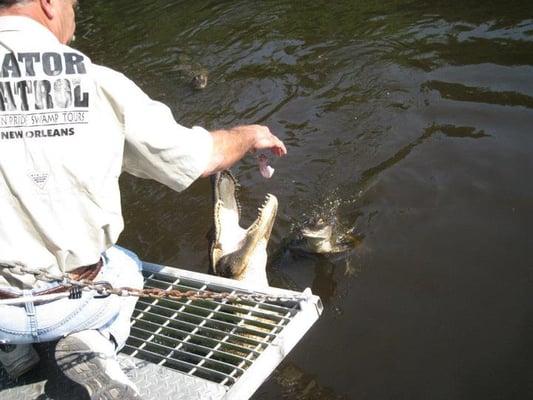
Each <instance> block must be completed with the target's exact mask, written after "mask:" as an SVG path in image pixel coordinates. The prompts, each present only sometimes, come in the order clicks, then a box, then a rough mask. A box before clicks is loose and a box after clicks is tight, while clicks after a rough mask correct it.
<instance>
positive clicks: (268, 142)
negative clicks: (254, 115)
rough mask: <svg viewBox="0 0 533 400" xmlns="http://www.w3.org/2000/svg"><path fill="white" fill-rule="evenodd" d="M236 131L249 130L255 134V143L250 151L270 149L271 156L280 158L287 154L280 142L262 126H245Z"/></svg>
mask: <svg viewBox="0 0 533 400" xmlns="http://www.w3.org/2000/svg"><path fill="white" fill-rule="evenodd" d="M236 129H239V130H240V129H243V130H251V131H252V132H253V134H255V143H254V145H253V148H252V151H254V152H255V151H256V150H264V149H270V151H271V152H272V154H274V155H276V156H278V157H281V156H284V155H285V154H287V149H286V148H285V145H284V144H283V142H282V141H281V140H279V139H278V138H277V137H276V136H274V135H273V134H272V132H270V129H268V127H266V126H263V125H247V126H242V127H238V128H236Z"/></svg>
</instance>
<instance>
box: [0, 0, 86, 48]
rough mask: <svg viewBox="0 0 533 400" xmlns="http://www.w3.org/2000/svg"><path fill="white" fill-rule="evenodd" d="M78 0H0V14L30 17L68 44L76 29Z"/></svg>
mask: <svg viewBox="0 0 533 400" xmlns="http://www.w3.org/2000/svg"><path fill="white" fill-rule="evenodd" d="M77 5H78V0H0V15H19V16H26V17H30V18H32V19H34V20H36V21H37V22H40V23H41V24H43V25H44V26H46V27H47V28H48V29H49V30H50V31H51V32H52V33H53V34H54V35H55V36H56V37H57V38H58V40H59V41H60V42H61V43H64V44H67V43H69V42H70V41H71V40H72V37H73V36H74V30H75V29H76V21H75V9H76V7H77Z"/></svg>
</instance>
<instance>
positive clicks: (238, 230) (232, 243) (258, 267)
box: [209, 171, 278, 286]
mask: <svg viewBox="0 0 533 400" xmlns="http://www.w3.org/2000/svg"><path fill="white" fill-rule="evenodd" d="M211 183H212V186H213V211H214V227H213V229H212V231H211V235H210V236H211V237H210V243H209V264H210V272H211V273H213V274H215V275H220V276H224V277H226V278H232V279H238V280H241V281H246V282H248V283H250V284H253V285H254V286H268V280H267V275H266V263H267V243H268V240H269V239H270V233H271V232H272V227H273V225H274V219H275V218H276V213H277V210H278V200H277V199H276V197H275V196H273V195H271V194H268V195H267V196H266V198H265V202H264V204H263V205H262V207H261V208H259V209H258V216H257V218H256V220H255V221H254V222H253V223H252V225H250V227H249V228H248V229H244V228H242V227H241V226H240V225H239V219H240V206H239V203H238V200H237V198H236V195H235V192H236V190H237V186H238V185H237V182H236V180H235V178H234V177H233V175H232V174H231V173H230V172H229V171H222V172H219V173H217V174H216V175H214V176H212V177H211Z"/></svg>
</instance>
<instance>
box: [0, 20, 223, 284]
mask: <svg viewBox="0 0 533 400" xmlns="http://www.w3.org/2000/svg"><path fill="white" fill-rule="evenodd" d="M212 146H213V143H212V138H211V135H210V134H209V132H207V131H206V130H205V129H203V128H200V127H193V128H191V129H189V128H186V127H183V126H181V125H179V124H178V123H176V121H175V120H174V118H173V116H172V114H171V112H170V110H169V109H168V107H166V106H165V105H163V104H162V103H159V102H156V101H153V100H151V99H150V98H149V97H148V96H147V95H146V94H145V93H143V91H142V90H141V89H139V88H138V87H137V86H136V85H135V84H134V83H133V82H132V81H130V80H129V79H127V78H126V77H125V76H124V75H122V74H120V73H117V72H115V71H113V70H111V69H109V68H105V67H102V66H98V65H95V64H92V63H91V61H90V59H89V58H88V57H87V56H86V55H84V54H83V53H80V52H79V51H77V50H74V49H72V48H70V47H68V46H65V45H63V44H61V43H60V42H59V41H58V40H57V38H56V37H55V36H54V35H53V34H52V33H51V32H50V31H49V30H48V29H47V28H46V27H44V26H42V25H41V24H39V23H38V22H36V21H34V20H32V19H30V18H26V17H13V16H9V17H0V259H1V260H11V261H16V262H21V263H24V264H26V265H27V266H28V267H30V268H35V269H38V268H47V269H48V270H49V271H50V272H56V273H57V272H60V271H62V272H68V271H71V270H73V269H75V268H77V267H79V266H84V265H89V264H93V263H95V262H97V260H98V259H99V257H100V255H101V253H102V252H103V251H105V250H106V249H108V248H109V247H110V246H112V245H113V244H115V243H116V241H117V239H118V237H119V234H120V233H121V231H122V229H123V225H124V224H123V218H122V212H121V204H120V193H119V185H118V178H119V175H120V173H121V172H122V171H127V172H129V173H131V174H133V175H136V176H138V177H141V178H150V179H155V180H157V181H159V182H161V183H163V184H165V185H167V186H169V187H170V188H172V189H174V190H177V191H180V190H183V189H184V188H186V187H187V186H189V185H190V184H191V183H192V182H193V181H194V180H195V179H196V178H198V177H199V176H200V175H201V174H202V173H203V172H204V171H205V169H206V167H207V164H208V161H209V159H210V157H211V152H212ZM1 286H16V287H19V288H32V287H33V288H38V287H39V286H40V284H39V282H35V281H34V279H33V277H32V276H30V275H25V276H20V275H12V274H10V273H9V271H8V270H6V269H1V268H0V287H1Z"/></svg>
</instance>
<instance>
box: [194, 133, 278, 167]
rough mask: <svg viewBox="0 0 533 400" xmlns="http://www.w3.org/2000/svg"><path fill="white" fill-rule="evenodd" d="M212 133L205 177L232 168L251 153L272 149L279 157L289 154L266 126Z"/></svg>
mask: <svg viewBox="0 0 533 400" xmlns="http://www.w3.org/2000/svg"><path fill="white" fill-rule="evenodd" d="M210 133H211V136H212V138H213V148H212V153H211V159H210V161H209V164H208V166H207V168H206V170H205V171H204V173H203V174H202V176H204V177H205V176H208V175H211V174H213V173H215V172H217V171H221V170H224V169H227V168H230V167H231V166H232V165H233V164H235V163H236V162H237V161H239V160H240V159H241V158H243V157H244V156H245V155H246V153H247V152H249V151H252V152H254V151H256V150H262V149H270V151H271V152H272V153H273V154H275V155H277V156H283V155H285V154H287V149H286V148H285V145H284V144H283V142H282V141H281V140H279V139H278V138H277V137H276V136H274V135H273V134H272V132H270V130H269V129H268V128H267V127H266V126H262V125H244V126H237V127H235V128H231V129H228V130H217V131H212V132H210Z"/></svg>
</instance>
